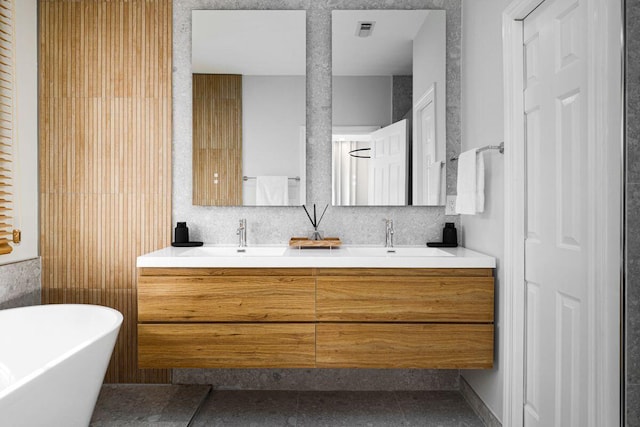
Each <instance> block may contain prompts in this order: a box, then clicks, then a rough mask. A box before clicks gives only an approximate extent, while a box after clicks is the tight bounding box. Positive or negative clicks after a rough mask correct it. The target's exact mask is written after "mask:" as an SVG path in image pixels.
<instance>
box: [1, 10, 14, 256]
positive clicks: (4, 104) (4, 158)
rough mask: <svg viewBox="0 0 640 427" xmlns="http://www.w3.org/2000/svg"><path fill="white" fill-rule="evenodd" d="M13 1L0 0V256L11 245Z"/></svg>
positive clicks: (10, 247) (6, 251) (10, 248)
mask: <svg viewBox="0 0 640 427" xmlns="http://www.w3.org/2000/svg"><path fill="white" fill-rule="evenodd" d="M13 27H14V4H13V0H0V255H4V254H8V253H10V252H11V251H12V250H13V248H12V246H11V244H10V243H11V242H13V237H12V235H13V230H12V229H13V213H14V211H13V208H12V200H13V194H12V193H13V187H14V186H13V170H14V167H15V164H14V163H13V145H14V143H15V141H14V123H15V89H14V77H15V76H14V70H15V66H14V64H15V62H14V58H15V55H14V54H15V52H14V50H15V49H14V46H15V41H14V28H13Z"/></svg>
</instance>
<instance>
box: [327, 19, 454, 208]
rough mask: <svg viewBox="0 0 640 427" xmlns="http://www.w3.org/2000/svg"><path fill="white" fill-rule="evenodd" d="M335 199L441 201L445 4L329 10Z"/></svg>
mask: <svg viewBox="0 0 640 427" xmlns="http://www.w3.org/2000/svg"><path fill="white" fill-rule="evenodd" d="M332 37H333V38H332V56H333V64H332V65H333V105H332V107H333V132H332V134H333V136H332V186H333V188H332V201H333V205H335V206H406V205H420V206H433V205H444V203H445V198H446V170H445V167H446V158H445V155H446V134H445V130H446V92H445V91H446V71H445V70H446V15H445V11H444V10H338V11H333V12H332Z"/></svg>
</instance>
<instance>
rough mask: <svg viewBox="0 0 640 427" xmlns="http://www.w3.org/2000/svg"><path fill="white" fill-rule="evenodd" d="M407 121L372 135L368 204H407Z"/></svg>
mask: <svg viewBox="0 0 640 427" xmlns="http://www.w3.org/2000/svg"><path fill="white" fill-rule="evenodd" d="M407 179H408V178H407V121H406V120H400V121H399V122H396V123H394V124H392V125H389V126H387V127H384V128H382V129H379V130H377V131H375V132H373V133H372V134H371V159H370V160H369V205H372V206H403V205H406V204H407Z"/></svg>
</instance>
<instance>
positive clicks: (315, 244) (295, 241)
mask: <svg viewBox="0 0 640 427" xmlns="http://www.w3.org/2000/svg"><path fill="white" fill-rule="evenodd" d="M340 245H342V242H341V241H340V238H339V237H325V238H324V240H309V239H308V238H307V237H292V238H291V240H289V246H291V247H294V248H337V247H339V246H340Z"/></svg>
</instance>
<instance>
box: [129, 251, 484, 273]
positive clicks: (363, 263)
mask: <svg viewBox="0 0 640 427" xmlns="http://www.w3.org/2000/svg"><path fill="white" fill-rule="evenodd" d="M238 249H239V248H238V247H236V246H233V247H232V246H209V245H205V246H202V247H195V248H174V247H172V246H169V247H167V248H164V249H160V250H159V251H155V252H151V253H148V254H145V255H142V256H139V257H138V259H137V263H136V265H137V267H174V268H177V267H193V268H197V267H226V268H243V267H244V268H254V267H259V268H269V267H273V268H314V267H316V268H336V267H346V268H495V266H496V260H495V258H493V257H491V256H488V255H484V254H481V253H479V252H475V251H472V250H469V249H465V248H463V247H457V248H427V247H426V246H396V247H394V248H384V247H382V246H346V245H343V246H341V247H339V248H333V249H297V248H289V247H288V246H250V247H247V248H245V250H246V252H238ZM389 250H391V251H395V252H388V251H389Z"/></svg>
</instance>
